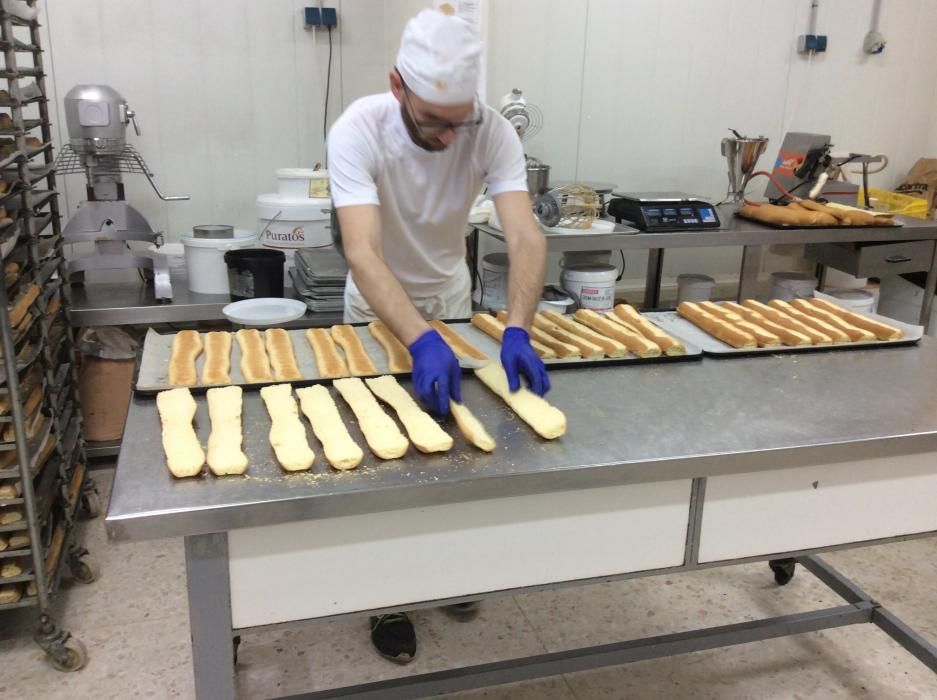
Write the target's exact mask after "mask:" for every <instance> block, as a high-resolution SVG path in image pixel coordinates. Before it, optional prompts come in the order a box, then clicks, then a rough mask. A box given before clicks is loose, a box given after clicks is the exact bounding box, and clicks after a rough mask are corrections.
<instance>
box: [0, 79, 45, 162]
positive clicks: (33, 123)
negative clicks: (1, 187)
mask: <svg viewBox="0 0 937 700" xmlns="http://www.w3.org/2000/svg"><path fill="white" fill-rule="evenodd" d="M0 77H2V76H0ZM37 126H42V120H41V119H24V120H23V128H22V129H17V128H16V127H15V126H14V128H12V129H0V136H21V135H22V134H25V133H26V132H28V131H32V130H33V129H35V128H36V127H37ZM17 153H18V154H19V151H17Z"/></svg>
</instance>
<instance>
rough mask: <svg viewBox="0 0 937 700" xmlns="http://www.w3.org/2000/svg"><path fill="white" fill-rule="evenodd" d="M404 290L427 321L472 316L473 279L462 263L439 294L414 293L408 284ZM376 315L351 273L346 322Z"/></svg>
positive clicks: (346, 297) (346, 292)
mask: <svg viewBox="0 0 937 700" xmlns="http://www.w3.org/2000/svg"><path fill="white" fill-rule="evenodd" d="M404 291H405V292H407V295H408V296H409V297H410V301H412V302H413V305H414V306H415V307H416V309H417V311H419V312H420V314H421V315H422V316H423V318H425V319H426V320H428V321H429V320H432V319H449V318H469V317H470V316H471V315H472V278H471V277H470V276H469V271H468V267H466V266H465V265H462V266H460V267H459V268H458V272H457V273H456V274H455V275H454V276H453V277H452V278H451V279H450V280H449V281H448V282H447V283H446V286H445V287H443V288H442V289H441V290H439V291H438V292H437V293H435V294H433V295H432V296H428V297H419V296H415V295H414V294H412V293H411V292H410V291H409V290H408V289H407V288H406V287H404ZM376 320H377V315H376V314H375V313H374V312H373V311H372V310H371V307H370V305H369V304H368V302H367V301H365V298H364V296H363V295H362V294H361V292H360V291H358V287H357V286H356V285H355V283H354V280H352V279H351V273H349V274H348V278H347V279H346V280H345V323H363V322H370V321H376Z"/></svg>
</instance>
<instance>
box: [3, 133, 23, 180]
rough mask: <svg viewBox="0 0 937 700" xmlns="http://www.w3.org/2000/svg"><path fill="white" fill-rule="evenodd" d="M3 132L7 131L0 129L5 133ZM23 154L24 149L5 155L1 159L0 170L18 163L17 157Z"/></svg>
mask: <svg viewBox="0 0 937 700" xmlns="http://www.w3.org/2000/svg"><path fill="white" fill-rule="evenodd" d="M3 133H5V131H4V130H0V134H3ZM21 155H23V152H22V151H13V152H12V153H10V155H8V156H4V157H3V158H2V159H0V170H5V169H6V168H8V167H10V166H11V165H13V164H14V163H16V159H17V158H19V157H20V156H21ZM18 176H19V175H18V174H17V175H13V177H14V178H16V177H18Z"/></svg>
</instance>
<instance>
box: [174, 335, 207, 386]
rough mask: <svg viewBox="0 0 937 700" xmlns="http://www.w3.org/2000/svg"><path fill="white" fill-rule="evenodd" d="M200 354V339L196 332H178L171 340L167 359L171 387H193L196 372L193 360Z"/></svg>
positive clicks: (196, 379)
mask: <svg viewBox="0 0 937 700" xmlns="http://www.w3.org/2000/svg"><path fill="white" fill-rule="evenodd" d="M201 354H202V338H201V336H200V335H199V333H198V331H179V332H178V333H176V337H175V338H173V339H172V355H170V357H169V383H170V384H171V385H172V386H195V385H196V384H198V372H196V370H195V360H196V358H197V357H198V356H199V355H201Z"/></svg>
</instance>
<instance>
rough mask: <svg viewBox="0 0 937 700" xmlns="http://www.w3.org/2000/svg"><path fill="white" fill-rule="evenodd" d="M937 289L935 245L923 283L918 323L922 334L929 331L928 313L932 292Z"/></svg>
mask: <svg viewBox="0 0 937 700" xmlns="http://www.w3.org/2000/svg"><path fill="white" fill-rule="evenodd" d="M935 289H937V245H935V246H934V252H933V253H932V254H931V261H930V267H929V268H928V270H927V281H926V282H925V283H924V300H923V301H922V302H921V319H920V321H918V323H920V324H921V325H922V326H924V332H925V333H926V332H927V331H929V330H930V313H931V309H932V308H933V306H934V290H935Z"/></svg>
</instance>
